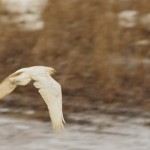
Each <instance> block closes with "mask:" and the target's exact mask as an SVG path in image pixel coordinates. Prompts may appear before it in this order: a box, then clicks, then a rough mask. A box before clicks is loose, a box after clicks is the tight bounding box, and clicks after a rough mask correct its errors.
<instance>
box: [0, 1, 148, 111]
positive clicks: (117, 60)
mask: <svg viewBox="0 0 150 150" xmlns="http://www.w3.org/2000/svg"><path fill="white" fill-rule="evenodd" d="M148 4H149V0H142V1H140V0H138V1H137V0H135V1H132V2H130V3H129V1H128V2H127V3H126V4H121V3H120V2H119V1H116V2H114V3H112V1H104V0H86V1H81V0H65V1H62V0H51V4H50V5H49V6H48V7H47V9H46V10H45V13H44V14H43V18H44V20H45V23H46V26H45V28H44V29H43V31H40V32H34V33H33V32H32V33H30V32H29V33H27V32H21V31H18V30H17V29H16V28H15V27H13V26H12V27H10V26H2V25H1V26H0V62H1V67H0V72H1V78H3V77H4V75H6V74H9V73H10V72H12V71H13V70H15V69H17V68H21V67H24V66H30V65H47V66H52V67H54V68H56V70H57V75H56V78H57V80H58V81H59V82H60V83H61V84H62V87H63V93H64V95H65V98H64V101H65V104H66V108H68V106H69V107H70V105H72V106H74V107H75V106H80V105H81V103H82V104H83V105H87V106H91V108H92V106H93V107H94V108H96V107H99V105H100V104H101V103H102V102H104V103H110V104H112V103H114V104H115V103H118V102H119V103H121V104H126V105H127V106H137V107H138V106H143V107H144V108H147V109H149V107H150V66H149V65H147V64H144V63H141V61H142V60H143V59H148V58H149V56H150V52H149V50H150V47H149V46H147V47H140V46H137V45H136V44H135V43H136V42H137V41H138V40H141V39H150V32H149V31H147V30H144V29H143V28H142V26H137V27H135V28H133V29H123V28H121V27H119V26H118V23H117V13H118V12H120V11H122V10H127V9H134V10H139V12H140V14H141V15H142V14H145V13H150V12H149V11H150V5H148ZM2 72H3V74H2ZM19 92H20V91H19ZM30 94H31V93H30ZM26 105H28V104H26Z"/></svg>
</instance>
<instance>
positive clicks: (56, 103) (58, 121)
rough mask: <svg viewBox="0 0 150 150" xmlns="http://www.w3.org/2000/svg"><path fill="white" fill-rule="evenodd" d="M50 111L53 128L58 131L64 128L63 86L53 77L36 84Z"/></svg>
mask: <svg viewBox="0 0 150 150" xmlns="http://www.w3.org/2000/svg"><path fill="white" fill-rule="evenodd" d="M34 86H35V87H36V88H38V89H39V93H40V94H41V96H42V98H43V99H44V101H45V103H46V104H47V107H48V109H49V113H50V118H51V121H52V126H53V128H54V129H56V130H61V129H63V128H64V125H63V123H65V121H64V118H63V112H62V92H61V86H60V84H59V83H58V82H56V81H55V80H54V79H53V78H52V77H48V78H46V77H43V78H40V79H39V80H38V82H35V83H34Z"/></svg>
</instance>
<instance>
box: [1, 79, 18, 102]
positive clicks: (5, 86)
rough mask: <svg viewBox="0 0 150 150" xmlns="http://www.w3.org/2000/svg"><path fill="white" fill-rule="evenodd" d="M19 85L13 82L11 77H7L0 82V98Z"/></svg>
mask: <svg viewBox="0 0 150 150" xmlns="http://www.w3.org/2000/svg"><path fill="white" fill-rule="evenodd" d="M16 87H17V85H16V84H14V83H12V82H11V81H10V80H9V78H6V79H5V80H4V81H3V82H2V83H1V84H0V99H2V98H3V97H5V96H6V95H8V94H10V93H11V92H12V91H13V90H14V89H15V88H16Z"/></svg>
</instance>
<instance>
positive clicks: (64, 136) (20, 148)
mask: <svg viewBox="0 0 150 150" xmlns="http://www.w3.org/2000/svg"><path fill="white" fill-rule="evenodd" d="M74 116H75V115H74ZM83 117H85V118H86V119H87V121H90V120H92V122H93V123H92V124H88V123H87V124H85V125H77V124H69V122H68V125H67V127H66V130H65V131H63V132H62V133H56V132H53V131H52V129H51V126H50V123H49V122H40V121H35V120H34V121H33V120H23V119H16V118H10V117H6V116H4V115H0V135H1V136H0V150H10V149H11V150H27V149H28V150H50V149H52V150H58V149H61V150H100V149H102V150H148V149H150V142H149V139H150V119H149V118H128V117H125V116H118V117H114V116H112V115H98V116H95V115H90V116H84V115H80V116H79V115H77V116H76V118H75V119H79V118H80V120H82V118H83Z"/></svg>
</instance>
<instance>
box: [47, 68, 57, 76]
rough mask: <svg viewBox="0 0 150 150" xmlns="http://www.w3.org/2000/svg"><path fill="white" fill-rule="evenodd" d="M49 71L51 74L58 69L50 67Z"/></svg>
mask: <svg viewBox="0 0 150 150" xmlns="http://www.w3.org/2000/svg"><path fill="white" fill-rule="evenodd" d="M49 73H50V75H53V74H55V73H56V71H55V69H53V68H51V67H49Z"/></svg>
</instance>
